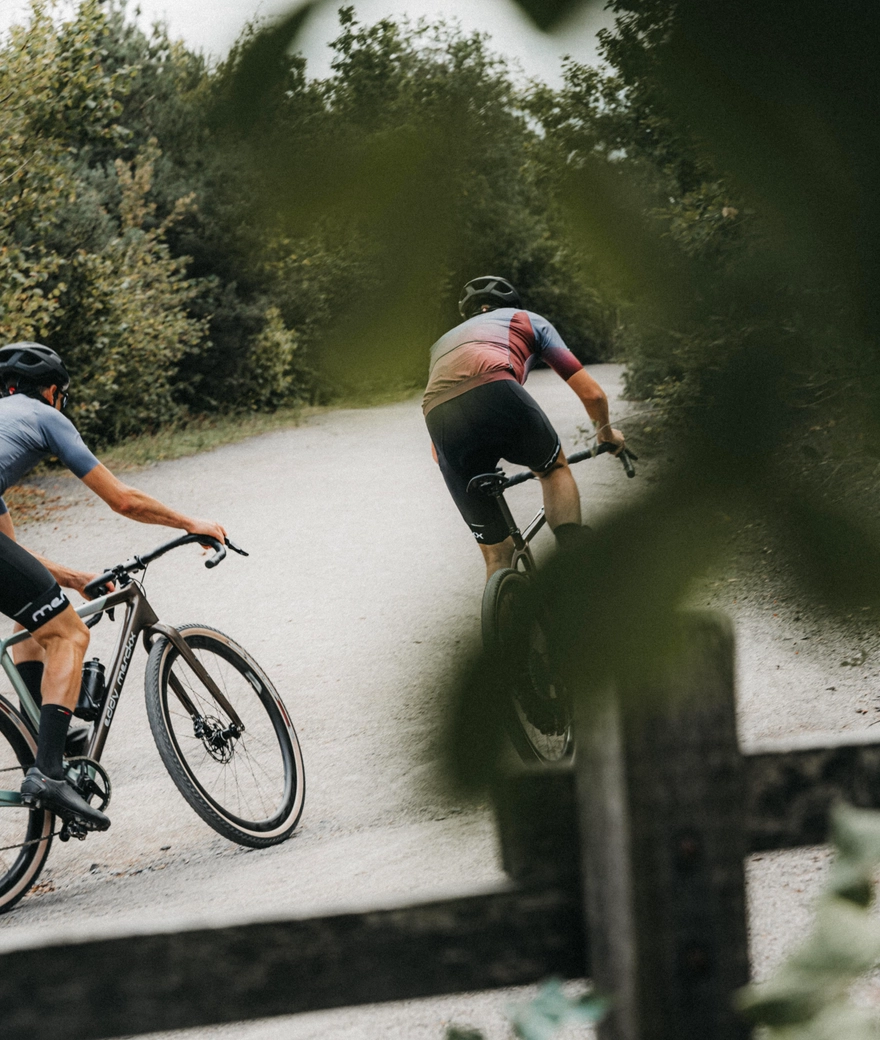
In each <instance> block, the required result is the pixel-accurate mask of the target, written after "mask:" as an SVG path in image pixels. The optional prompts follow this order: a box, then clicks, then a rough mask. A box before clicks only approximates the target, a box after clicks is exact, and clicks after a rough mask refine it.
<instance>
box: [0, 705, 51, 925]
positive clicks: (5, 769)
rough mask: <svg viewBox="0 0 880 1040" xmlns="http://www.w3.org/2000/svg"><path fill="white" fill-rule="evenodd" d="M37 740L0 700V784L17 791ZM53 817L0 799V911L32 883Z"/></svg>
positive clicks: (41, 863) (48, 842)
mask: <svg viewBox="0 0 880 1040" xmlns="http://www.w3.org/2000/svg"><path fill="white" fill-rule="evenodd" d="M36 750H37V747H36V741H35V739H34V736H33V734H32V733H31V731H30V730H29V729H28V728H27V726H26V725H25V723H24V722H23V721H22V719H21V718H20V717H19V716H18V714H17V713H16V712H15V711H14V709H12V708H10V707H9V705H7V704H6V702H5V701H4V702H2V703H0V788H2V789H3V790H4V791H10V792H17V791H18V788H19V787H20V786H21V781H22V780H23V779H24V774H25V773H26V772H27V771H28V769H29V768H30V767H31V766H32V765H33V764H34V755H35V754H36ZM54 819H55V817H54V816H53V815H52V813H50V812H46V811H45V810H42V809H27V808H25V807H24V806H23V805H9V804H3V802H2V801H0V914H2V913H5V912H6V911H7V910H11V909H12V907H13V906H15V904H16V903H17V902H18V901H19V899H21V898H22V896H24V895H26V894H27V893H28V892H29V891H30V889H31V888H32V887H33V885H34V883H35V882H36V880H37V878H38V877H39V876H40V871H41V870H42V869H43V866H44V865H45V863H46V858H47V857H48V855H49V849H50V847H51V845H52V824H53V821H54Z"/></svg>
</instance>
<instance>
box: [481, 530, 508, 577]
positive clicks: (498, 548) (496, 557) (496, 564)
mask: <svg viewBox="0 0 880 1040" xmlns="http://www.w3.org/2000/svg"><path fill="white" fill-rule="evenodd" d="M477 544H478V545H479V546H480V549H481V550H482V553H483V560H484V561H485V563H486V581H488V580H489V579H490V578H491V577H492V575H493V574H494V573H495V571H500V570H503V569H504V568H505V567H509V566H510V565H511V563H513V548H514V546H513V539H512V538H511V537H510V536H509V535H508V537H507V538H505V539H504V541H503V542H496V543H495V544H494V545H483V543H482V542H478V543H477Z"/></svg>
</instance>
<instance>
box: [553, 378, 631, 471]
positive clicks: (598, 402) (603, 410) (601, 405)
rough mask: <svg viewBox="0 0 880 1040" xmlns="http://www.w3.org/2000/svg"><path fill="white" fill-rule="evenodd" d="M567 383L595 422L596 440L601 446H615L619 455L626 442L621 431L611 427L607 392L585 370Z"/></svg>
mask: <svg viewBox="0 0 880 1040" xmlns="http://www.w3.org/2000/svg"><path fill="white" fill-rule="evenodd" d="M567 382H568V385H569V386H570V387H571V388H572V390H574V392H575V393H576V394H577V395H578V397H579V398H580V399H581V402H582V403H583V406H584V408H586V410H587V415H589V417H590V418H591V419H592V420H593V425H594V426H595V427H596V439H597V440H598V441H599V443H600V444H603V443H605V442H608V443H609V444H613V445H614V446H615V448H616V449H617V450H616V451H615V452H614V454H615V455H617V454H618V453H619V452H620V450H621V449H622V448H623V447H624V445H625V444H626V441H625V440H624V436H623V434H622V433H621V432H620V430H615V429H614V427H613V426H612V425H611V416H610V413H609V411H608V398H607V397H606V396H605V391H604V390H603V389H602V387H601V386H599V384H598V383H597V382H596V380H595V379H593V377H592V376H591V375H590V373H589V372H587V370H586V369H585V368H582V369H580V370H579V371H577V372H575V373H574V375H572V376H570V377H569V379H568V380H567Z"/></svg>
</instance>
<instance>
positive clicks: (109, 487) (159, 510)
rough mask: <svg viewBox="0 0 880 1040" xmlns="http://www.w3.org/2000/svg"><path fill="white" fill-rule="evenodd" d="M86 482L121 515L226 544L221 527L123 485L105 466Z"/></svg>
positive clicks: (88, 475) (98, 469)
mask: <svg viewBox="0 0 880 1040" xmlns="http://www.w3.org/2000/svg"><path fill="white" fill-rule="evenodd" d="M82 482H83V483H84V484H85V485H86V487H87V488H89V490H91V491H94V492H95V494H96V495H97V496H98V497H99V498H101V499H103V500H104V501H105V502H106V503H107V505H108V506H110V508H111V509H112V510H113V512H114V513H119V514H120V516H125V517H128V518H129V519H130V520H138V521H140V523H142V524H161V525H162V526H163V527H177V528H179V529H180V530H181V531H186V532H187V533H188V534H204V535H207V536H208V537H210V538H216V539H217V541H218V542H221V543H223V542H225V541H226V530H225V528H223V527H222V526H221V525H220V524H218V523H214V522H213V521H211V520H199V519H197V518H196V517H191V516H186V515H184V514H183V513H178V512H177V510H176V509H171V508H170V507H169V506H166V505H164V504H163V503H162V502H160V501H159V500H158V499H157V498H153V496H152V495H148V494H147V493H146V492H145V491H140V490H138V488H134V487H130V486H129V485H128V484H123V483H122V481H121V480H119V479H118V478H116V477H114V476H113V474H112V473H111V472H110V470H109V469H107V467H106V466H104V465H103V464H102V463H98V465H97V466H95V468H94V469H93V470H91V471H90V472H89V473H87V474H86V475H85V476H84V477H83V478H82Z"/></svg>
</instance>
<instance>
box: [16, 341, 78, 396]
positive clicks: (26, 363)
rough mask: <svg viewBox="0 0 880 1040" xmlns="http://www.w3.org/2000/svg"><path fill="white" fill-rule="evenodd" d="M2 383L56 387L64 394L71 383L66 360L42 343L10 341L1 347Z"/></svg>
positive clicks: (18, 386)
mask: <svg viewBox="0 0 880 1040" xmlns="http://www.w3.org/2000/svg"><path fill="white" fill-rule="evenodd" d="M0 384H2V385H3V386H4V387H5V388H6V389H8V388H9V387H10V386H13V387H15V388H16V389H19V388H21V389H28V390H40V389H42V388H43V387H46V386H57V387H58V389H59V390H60V391H61V392H62V393H66V392H67V388H68V387H69V386H70V374H69V373H68V371H67V369H66V368H65V367H64V362H63V361H62V360H61V358H60V357H59V356H58V355H57V354H56V353H55V351H54V350H52V349H51V348H50V347H44V346H43V344H42V343H10V344H9V346H7V347H0Z"/></svg>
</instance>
